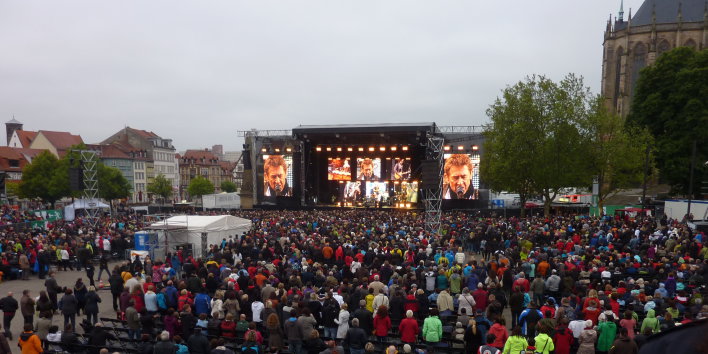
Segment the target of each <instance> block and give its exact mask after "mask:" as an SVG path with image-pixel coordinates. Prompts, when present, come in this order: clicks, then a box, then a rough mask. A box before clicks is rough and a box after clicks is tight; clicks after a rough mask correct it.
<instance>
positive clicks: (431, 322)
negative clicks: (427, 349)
mask: <svg viewBox="0 0 708 354" xmlns="http://www.w3.org/2000/svg"><path fill="white" fill-rule="evenodd" d="M442 334H443V328H442V322H441V321H440V318H438V310H437V309H432V310H430V316H428V318H426V319H425V321H423V340H425V341H426V342H429V343H437V342H439V341H440V338H442Z"/></svg>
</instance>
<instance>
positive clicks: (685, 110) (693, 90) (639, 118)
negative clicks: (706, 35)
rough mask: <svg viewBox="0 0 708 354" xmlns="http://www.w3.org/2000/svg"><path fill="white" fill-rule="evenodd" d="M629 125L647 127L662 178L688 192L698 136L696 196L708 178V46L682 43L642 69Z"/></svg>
mask: <svg viewBox="0 0 708 354" xmlns="http://www.w3.org/2000/svg"><path fill="white" fill-rule="evenodd" d="M628 122H629V124H632V125H638V126H640V127H646V128H647V129H648V130H649V132H650V133H651V134H652V135H653V137H654V140H655V145H654V150H655V151H656V163H657V167H658V169H659V174H660V180H661V181H662V182H664V183H668V184H670V185H671V187H672V190H673V192H674V193H681V194H684V195H687V194H688V192H689V190H688V186H689V175H690V165H691V150H692V145H693V141H694V140H695V141H696V142H697V149H696V170H695V179H694V181H695V182H694V190H693V194H694V195H700V186H701V183H700V182H701V181H702V180H708V168H707V167H706V166H705V165H704V162H705V161H706V160H708V144H706V141H707V137H708V49H704V50H702V51H699V52H698V51H695V50H693V49H691V48H688V47H680V48H676V49H674V50H671V51H669V52H666V53H664V54H662V55H661V56H660V57H659V59H658V60H657V61H656V63H655V64H654V65H652V66H649V67H647V68H644V69H643V70H642V71H641V74H640V76H639V80H638V82H637V88H636V93H635V95H634V98H633V100H632V112H631V113H630V115H629V117H628Z"/></svg>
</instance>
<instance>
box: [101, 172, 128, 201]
mask: <svg viewBox="0 0 708 354" xmlns="http://www.w3.org/2000/svg"><path fill="white" fill-rule="evenodd" d="M131 189H132V186H131V185H130V183H129V182H128V180H127V179H126V178H125V176H123V173H121V172H120V170H119V169H117V168H115V167H109V166H106V165H104V164H102V163H101V164H98V194H99V195H100V197H101V198H103V199H106V200H109V201H113V200H114V199H121V198H127V197H128V196H130V191H131Z"/></svg>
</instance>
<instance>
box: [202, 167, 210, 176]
mask: <svg viewBox="0 0 708 354" xmlns="http://www.w3.org/2000/svg"><path fill="white" fill-rule="evenodd" d="M202 176H204V177H207V176H209V169H208V168H202Z"/></svg>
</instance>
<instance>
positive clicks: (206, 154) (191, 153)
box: [181, 150, 219, 164]
mask: <svg viewBox="0 0 708 354" xmlns="http://www.w3.org/2000/svg"><path fill="white" fill-rule="evenodd" d="M181 158H183V159H190V160H191V159H195V160H197V162H201V159H202V158H203V159H204V160H217V161H218V160H219V158H218V157H216V155H214V154H213V153H212V152H211V151H209V150H187V151H186V152H185V153H184V156H182V157H181ZM206 162H209V161H205V163H206ZM209 164H212V163H211V162H209Z"/></svg>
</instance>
